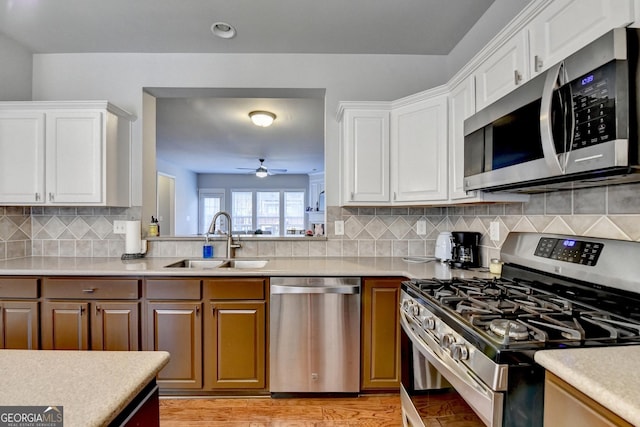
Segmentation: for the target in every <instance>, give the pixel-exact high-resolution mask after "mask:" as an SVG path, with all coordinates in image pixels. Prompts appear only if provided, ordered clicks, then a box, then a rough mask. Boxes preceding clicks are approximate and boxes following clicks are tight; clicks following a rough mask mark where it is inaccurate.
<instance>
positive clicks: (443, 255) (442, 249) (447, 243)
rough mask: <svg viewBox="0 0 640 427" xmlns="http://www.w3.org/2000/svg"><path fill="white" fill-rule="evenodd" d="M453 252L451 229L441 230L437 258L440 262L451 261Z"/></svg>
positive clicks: (437, 242)
mask: <svg viewBox="0 0 640 427" xmlns="http://www.w3.org/2000/svg"><path fill="white" fill-rule="evenodd" d="M452 253H453V236H452V235H451V232H450V231H441V232H440V234H438V238H437V239H436V252H435V258H436V259H437V260H438V261H440V262H443V263H444V262H449V261H451V255H452Z"/></svg>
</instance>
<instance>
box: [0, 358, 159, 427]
mask: <svg viewBox="0 0 640 427" xmlns="http://www.w3.org/2000/svg"><path fill="white" fill-rule="evenodd" d="M168 361H169V353H167V352H164V351H157V352H155V351H154V352H152V351H140V352H128V351H62V350H55V351H46V350H0V378H2V387H1V388H0V405H2V406H23V405H28V406H31V405H36V406H62V407H63V413H64V425H65V427H74V426H82V427H90V426H103V425H107V424H109V422H111V421H113V419H114V418H115V417H116V416H117V415H118V414H119V413H120V412H122V410H123V409H125V407H126V406H127V405H128V404H129V403H130V402H131V401H132V400H133V398H134V397H136V396H137V395H138V394H139V393H140V391H142V389H143V388H144V387H145V386H146V385H147V384H148V383H149V382H150V381H151V380H152V379H153V378H154V377H155V376H156V374H157V373H158V372H159V371H160V369H161V368H162V367H164V365H166V364H167V362H168Z"/></svg>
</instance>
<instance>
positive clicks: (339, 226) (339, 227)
mask: <svg viewBox="0 0 640 427" xmlns="http://www.w3.org/2000/svg"><path fill="white" fill-rule="evenodd" d="M334 227H335V229H336V230H335V231H336V236H344V221H336V222H335V223H334Z"/></svg>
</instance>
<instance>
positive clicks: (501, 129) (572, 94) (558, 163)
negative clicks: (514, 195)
mask: <svg viewBox="0 0 640 427" xmlns="http://www.w3.org/2000/svg"><path fill="white" fill-rule="evenodd" d="M639 40H640V32H639V31H638V30H637V29H626V28H619V29H615V30H613V31H611V32H609V33H607V34H605V35H604V36H602V37H600V38H599V39H597V40H596V41H594V42H592V43H591V44H589V45H588V46H586V47H584V48H583V49H581V50H580V51H578V52H576V53H575V54H573V55H571V56H570V57H568V58H566V59H565V60H564V61H561V62H560V63H558V64H556V65H554V66H553V67H552V68H551V69H549V70H547V71H546V72H545V73H542V74H540V75H539V76H537V77H535V78H534V79H532V80H530V81H529V82H527V83H525V84H524V85H522V86H521V87H519V88H517V89H516V90H514V91H513V92H511V93H509V94H508V95H506V96H504V97H503V98H501V99H499V100H498V101H496V102H495V103H493V104H491V105H489V106H487V107H486V108H485V109H483V110H481V111H479V112H478V113H476V114H474V115H473V116H471V117H469V118H468V119H467V120H465V122H464V132H465V137H464V188H465V190H485V191H515V192H525V193H533V192H544V191H553V190H559V189H566V188H582V187H591V186H600V185H608V184H616V183H623V182H633V181H640V173H639V172H640V166H639V165H640V158H639V156H640V154H639V149H638V148H639V142H638V126H637V123H638V118H639V116H638V114H639V111H640V107H639V105H638V101H639V98H640V97H639V96H638V86H639V84H640V75H639V70H638V68H639V67H638V49H639V47H640V42H639Z"/></svg>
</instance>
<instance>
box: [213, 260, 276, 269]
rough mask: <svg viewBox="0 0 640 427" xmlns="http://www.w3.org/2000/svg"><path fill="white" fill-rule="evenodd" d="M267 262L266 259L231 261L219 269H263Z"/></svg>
mask: <svg viewBox="0 0 640 427" xmlns="http://www.w3.org/2000/svg"><path fill="white" fill-rule="evenodd" d="M268 262H269V260H268V259H231V260H229V261H227V262H226V263H225V264H223V265H221V266H220V267H228V268H263V267H264V266H266V265H267V263H268Z"/></svg>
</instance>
